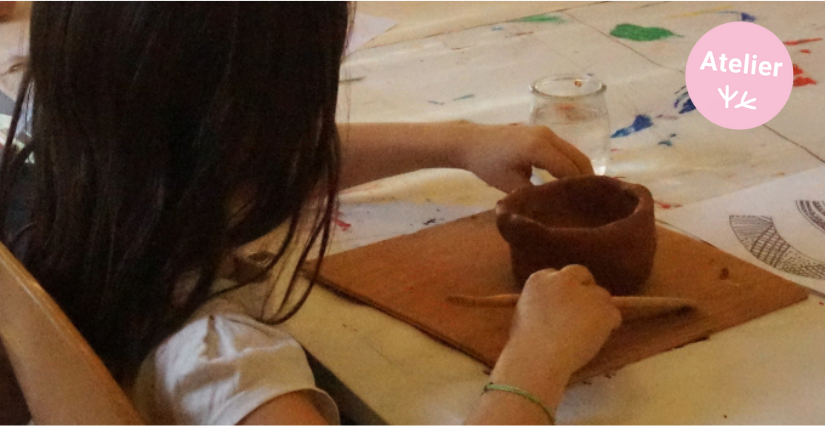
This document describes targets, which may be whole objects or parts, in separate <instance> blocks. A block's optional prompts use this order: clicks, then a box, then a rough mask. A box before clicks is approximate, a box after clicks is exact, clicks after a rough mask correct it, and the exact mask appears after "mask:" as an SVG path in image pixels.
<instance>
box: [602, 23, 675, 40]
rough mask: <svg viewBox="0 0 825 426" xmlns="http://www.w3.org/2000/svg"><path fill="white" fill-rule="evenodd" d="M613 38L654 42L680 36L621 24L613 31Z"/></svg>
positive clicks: (663, 30) (661, 30) (656, 28)
mask: <svg viewBox="0 0 825 426" xmlns="http://www.w3.org/2000/svg"><path fill="white" fill-rule="evenodd" d="M610 35H612V36H613V37H619V38H626V39H628V40H634V41H653V40H661V39H663V38H668V37H672V36H678V35H677V34H674V33H673V32H671V31H670V30H667V29H664V28H659V27H640V26H638V25H633V24H619V25H616V28H613V31H610Z"/></svg>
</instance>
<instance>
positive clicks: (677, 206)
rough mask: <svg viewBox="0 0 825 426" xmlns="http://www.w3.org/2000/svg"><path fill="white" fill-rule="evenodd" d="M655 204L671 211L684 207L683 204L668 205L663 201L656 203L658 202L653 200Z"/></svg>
mask: <svg viewBox="0 0 825 426" xmlns="http://www.w3.org/2000/svg"><path fill="white" fill-rule="evenodd" d="M653 203H654V204H656V205H657V206H659V207H661V208H663V209H665V210H670V209H675V208H679V207H682V205H681V204H676V203H673V204H668V203H663V202H661V201H656V200H653Z"/></svg>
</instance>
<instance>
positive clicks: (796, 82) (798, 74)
mask: <svg viewBox="0 0 825 426" xmlns="http://www.w3.org/2000/svg"><path fill="white" fill-rule="evenodd" d="M803 74H805V71H803V70H802V68H800V67H799V65H797V64H793V75H794V79H793V86H794V87H800V86H808V85H810V84H816V80H814V79H812V78H810V77H808V76H805V75H803Z"/></svg>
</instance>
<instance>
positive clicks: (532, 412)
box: [241, 265, 621, 424]
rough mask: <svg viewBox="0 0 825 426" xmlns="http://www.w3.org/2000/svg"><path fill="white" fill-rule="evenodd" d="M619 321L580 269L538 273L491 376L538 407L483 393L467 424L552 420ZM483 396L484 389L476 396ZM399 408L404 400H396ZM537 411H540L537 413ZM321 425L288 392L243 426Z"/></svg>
mask: <svg viewBox="0 0 825 426" xmlns="http://www.w3.org/2000/svg"><path fill="white" fill-rule="evenodd" d="M620 322H621V316H620V314H619V311H618V309H616V307H615V306H613V303H612V302H611V300H610V294H609V293H608V292H607V290H605V289H603V288H601V287H599V286H597V285H596V283H595V281H594V280H593V276H592V275H591V274H590V272H588V271H587V269H585V268H584V267H583V266H579V265H573V266H568V267H566V268H564V269H562V270H561V271H557V272H555V271H550V270H546V271H539V272H536V273H535V274H533V275H532V276H531V277H530V279H529V280H527V283H526V284H525V286H524V291H523V292H522V295H521V297H520V298H519V302H518V306H517V308H516V314H515V320H514V322H513V328H512V330H511V333H510V339H509V341H508V342H507V345H506V346H505V347H504V350H503V351H502V353H501V356H500V357H499V359H498V362H497V363H496V366H495V368H494V369H493V372H492V374H491V375H490V381H491V382H492V383H495V384H498V385H506V386H513V387H516V388H518V389H521V390H524V391H526V392H529V393H530V394H531V395H533V396H534V397H535V398H537V400H538V403H537V402H534V401H531V400H530V399H528V398H526V397H524V396H521V395H517V394H514V393H511V392H505V391H500V390H491V391H487V392H485V393H484V394H483V395H482V396H481V397H480V398H479V399H478V401H477V402H476V404H475V406H474V407H473V408H472V410H471V412H470V414H469V416H468V417H467V420H466V422H467V423H470V424H544V423H548V422H551V421H552V420H553V419H552V418H551V417H550V415H548V413H547V412H545V411H544V409H543V408H542V405H544V406H546V407H547V409H548V410H549V411H550V413H551V414H552V413H555V410H556V407H557V406H558V404H559V401H560V400H561V397H562V394H563V393H564V388H565V386H566V385H567V382H568V381H569V379H570V376H571V375H572V374H573V373H574V372H575V371H576V370H578V369H579V368H581V367H583V366H584V364H585V363H587V362H588V361H589V360H590V359H591V358H593V356H595V355H596V353H597V352H598V351H599V349H600V348H601V347H602V345H603V344H604V342H605V341H606V340H607V338H608V336H609V335H610V333H611V331H612V330H613V329H615V328H616V327H618V326H619V323H620ZM479 392H481V389H479ZM398 398H399V400H402V399H403V398H404V395H398ZM539 404H541V405H539ZM324 422H326V419H325V418H324V417H323V416H322V415H321V414H320V413H319V411H318V409H317V408H316V407H315V406H314V405H313V404H312V401H311V399H310V396H309V395H308V394H306V393H303V392H293V393H289V394H285V395H282V396H280V397H277V398H275V399H273V400H271V401H270V402H268V403H266V404H264V405H262V406H260V407H258V408H257V409H256V410H255V411H253V412H252V413H251V414H250V415H248V416H247V417H246V418H245V419H244V420H243V421H242V422H241V424H309V423H324Z"/></svg>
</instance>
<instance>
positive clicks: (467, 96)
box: [453, 93, 476, 101]
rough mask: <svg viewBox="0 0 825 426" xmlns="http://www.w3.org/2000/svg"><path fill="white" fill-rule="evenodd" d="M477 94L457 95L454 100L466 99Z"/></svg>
mask: <svg viewBox="0 0 825 426" xmlns="http://www.w3.org/2000/svg"><path fill="white" fill-rule="evenodd" d="M475 96H476V95H474V94H472V93H470V94H469V95H464V96H459V97H457V98H455V99H453V100H454V101H461V100H464V99H470V98H474V97H475Z"/></svg>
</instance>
